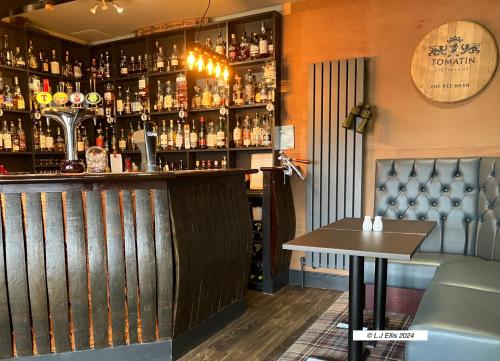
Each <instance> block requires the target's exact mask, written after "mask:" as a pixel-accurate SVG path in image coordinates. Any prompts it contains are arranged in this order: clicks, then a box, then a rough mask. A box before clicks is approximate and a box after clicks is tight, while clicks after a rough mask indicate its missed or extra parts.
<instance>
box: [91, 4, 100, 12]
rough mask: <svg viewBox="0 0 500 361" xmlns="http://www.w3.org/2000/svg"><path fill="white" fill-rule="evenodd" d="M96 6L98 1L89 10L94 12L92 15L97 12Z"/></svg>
mask: <svg viewBox="0 0 500 361" xmlns="http://www.w3.org/2000/svg"><path fill="white" fill-rule="evenodd" d="M98 6H99V4H98V3H96V4H95V5H94V6H92V7H91V8H90V12H91V13H92V14H94V15H95V13H96V12H97V7H98Z"/></svg>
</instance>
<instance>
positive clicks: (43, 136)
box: [40, 121, 47, 152]
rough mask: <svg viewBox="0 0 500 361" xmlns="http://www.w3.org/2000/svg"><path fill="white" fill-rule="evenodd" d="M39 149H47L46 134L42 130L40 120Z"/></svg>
mask: <svg viewBox="0 0 500 361" xmlns="http://www.w3.org/2000/svg"><path fill="white" fill-rule="evenodd" d="M40 151H42V152H46V151H47V134H46V133H45V131H44V130H43V124H42V122H41V121H40Z"/></svg>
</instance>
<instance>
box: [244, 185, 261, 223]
mask: <svg viewBox="0 0 500 361" xmlns="http://www.w3.org/2000/svg"><path fill="white" fill-rule="evenodd" d="M247 195H248V196H249V197H258V198H262V197H263V196H264V191H263V190H262V189H249V190H247ZM259 222H260V221H259Z"/></svg>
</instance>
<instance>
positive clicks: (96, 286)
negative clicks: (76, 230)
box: [85, 191, 108, 348]
mask: <svg viewBox="0 0 500 361" xmlns="http://www.w3.org/2000/svg"><path fill="white" fill-rule="evenodd" d="M85 213H86V214H85V216H86V220H87V222H86V223H87V230H88V232H87V248H88V249H87V253H88V259H89V273H90V297H91V300H92V326H93V327H92V331H93V335H94V347H95V348H102V347H106V346H107V345H108V287H107V268H106V253H107V252H106V244H105V242H104V225H103V212H102V201H101V192H98V191H92V192H87V199H86V212H85ZM90 230H92V231H90Z"/></svg>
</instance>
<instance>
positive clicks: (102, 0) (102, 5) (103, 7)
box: [101, 0, 108, 10]
mask: <svg viewBox="0 0 500 361" xmlns="http://www.w3.org/2000/svg"><path fill="white" fill-rule="evenodd" d="M101 9H102V10H108V5H106V1H104V0H101Z"/></svg>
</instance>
